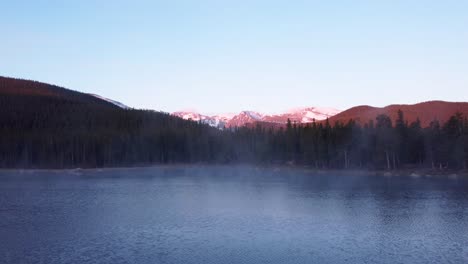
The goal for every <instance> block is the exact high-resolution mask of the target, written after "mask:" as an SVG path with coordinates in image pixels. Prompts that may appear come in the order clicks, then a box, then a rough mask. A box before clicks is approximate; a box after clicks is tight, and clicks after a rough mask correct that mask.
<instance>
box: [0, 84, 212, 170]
mask: <svg viewBox="0 0 468 264" xmlns="http://www.w3.org/2000/svg"><path fill="white" fill-rule="evenodd" d="M219 132H220V131H218V130H217V129H214V128H210V127H208V126H206V125H202V124H198V123H196V122H192V121H186V120H183V119H180V118H177V117H173V116H171V115H169V114H166V113H161V112H156V111H149V110H133V109H122V108H120V107H118V106H116V105H114V104H112V103H109V102H107V101H105V100H102V99H99V98H96V97H94V96H92V95H88V94H84V93H80V92H76V91H72V90H68V89H64V88H61V87H57V86H54V85H49V84H45V83H40V82H35V81H28V80H20V79H12V78H5V77H0V167H37V168H61V167H99V166H125V165H135V164H152V163H168V162H198V161H200V160H209V158H210V157H209V155H210V154H209V153H207V152H206V151H205V152H203V153H202V147H201V146H200V145H201V144H203V145H206V146H204V147H203V148H208V147H210V144H211V143H213V144H214V140H213V139H212V138H214V137H211V135H212V134H213V133H214V134H216V133H219ZM208 141H210V142H208ZM217 145H218V146H219V145H220V144H217ZM212 149H213V151H214V150H215V149H216V147H214V146H213V147H212ZM211 155H212V154H211ZM213 159H214V158H213Z"/></svg>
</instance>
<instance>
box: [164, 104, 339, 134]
mask: <svg viewBox="0 0 468 264" xmlns="http://www.w3.org/2000/svg"><path fill="white" fill-rule="evenodd" d="M340 112H341V111H340V110H337V109H334V108H329V107H303V108H296V109H291V110H289V111H286V112H284V113H279V114H263V113H259V112H255V111H242V112H240V113H239V114H218V115H203V114H200V113H198V112H195V111H193V112H191V111H179V112H174V113H172V115H174V116H178V117H180V118H183V119H186V120H193V121H197V122H202V123H204V124H208V125H210V126H213V127H217V128H221V129H222V128H228V127H242V126H245V125H246V124H251V123H255V122H268V123H276V124H286V123H287V121H288V119H289V120H291V121H292V122H296V123H311V122H314V121H320V120H325V119H327V118H329V117H332V116H334V115H336V114H338V113H340Z"/></svg>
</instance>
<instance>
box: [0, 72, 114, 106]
mask: <svg viewBox="0 0 468 264" xmlns="http://www.w3.org/2000/svg"><path fill="white" fill-rule="evenodd" d="M0 95H1V96H2V98H10V99H12V100H15V99H21V100H22V101H27V102H35V101H38V100H49V101H55V102H59V101H62V102H64V101H66V102H73V103H75V104H86V105H88V106H90V105H95V106H103V107H113V108H115V107H116V106H115V105H114V104H112V103H110V102H107V101H105V100H102V99H99V98H97V97H96V96H93V95H90V94H86V93H81V92H77V91H73V90H69V89H66V88H62V87H59V86H56V85H51V84H47V83H42V82H37V81H30V80H23V79H15V78H7V77H1V76H0ZM18 102H19V101H18Z"/></svg>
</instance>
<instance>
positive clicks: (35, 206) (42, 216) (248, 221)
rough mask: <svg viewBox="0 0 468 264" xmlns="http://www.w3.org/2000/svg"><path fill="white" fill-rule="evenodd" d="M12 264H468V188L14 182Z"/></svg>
mask: <svg viewBox="0 0 468 264" xmlns="http://www.w3.org/2000/svg"><path fill="white" fill-rule="evenodd" d="M0 263H47V264H52V263H112V264H115V263H176V264H178V263H181V264H182V263H184V264H186V263H392V264H394V263H412V264H413V263H468V180H466V179H461V178H458V179H454V178H447V177H442V178H425V177H419V178H415V177H392V178H389V177H378V176H373V177H368V176H352V175H346V174H343V175H325V174H321V175H313V174H311V173H307V172H303V171H298V170H285V169H281V170H278V169H276V170H275V169H256V168H245V167H244V168H239V167H236V168H232V167H194V168H143V169H118V170H89V171H88V170H86V171H85V170H82V171H81V170H75V171H49V172H47V171H36V172H34V171H3V172H0Z"/></svg>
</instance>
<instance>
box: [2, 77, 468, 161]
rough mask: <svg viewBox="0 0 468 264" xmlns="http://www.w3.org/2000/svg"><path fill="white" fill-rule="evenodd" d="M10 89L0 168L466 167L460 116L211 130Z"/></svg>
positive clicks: (57, 94)
mask: <svg viewBox="0 0 468 264" xmlns="http://www.w3.org/2000/svg"><path fill="white" fill-rule="evenodd" d="M14 81H15V80H13V81H12V80H11V79H7V78H3V79H1V80H0V91H2V93H1V94H0V167H3V168H17V167H21V168H74V167H84V168H85V167H112V166H135V165H153V164H198V163H202V164H258V165H270V164H273V165H286V164H288V165H301V166H311V167H314V168H320V169H403V168H436V169H466V166H467V164H468V119H467V117H466V116H463V115H462V114H460V113H456V114H454V115H453V116H452V117H451V118H450V119H449V120H448V121H447V122H446V123H443V124H440V123H439V122H438V121H437V120H434V121H432V122H431V123H430V125H429V126H427V127H422V126H421V122H419V120H416V121H414V122H411V123H408V122H407V121H405V120H406V119H405V114H404V112H402V111H399V112H398V118H397V119H396V121H394V122H392V119H391V118H390V117H389V116H387V115H385V114H381V115H378V116H376V117H375V120H371V121H369V122H368V123H366V124H364V125H361V124H357V123H355V122H354V121H353V120H349V121H348V122H346V123H343V122H336V123H334V124H330V123H329V121H328V120H327V121H324V122H315V123H309V124H295V123H291V122H288V124H287V125H286V126H284V127H281V128H272V127H265V126H262V125H260V124H258V125H256V126H253V127H242V128H234V129H226V130H219V129H216V128H212V127H209V126H207V125H204V124H201V123H197V122H194V121H186V120H182V119H180V118H177V117H173V116H171V115H169V114H167V113H162V112H155V111H149V110H133V109H128V110H126V109H121V108H118V107H116V106H115V105H113V104H111V103H108V102H106V101H102V100H99V99H96V98H94V97H91V96H89V95H86V94H81V93H77V92H74V91H71V90H66V89H63V88H58V87H56V88H54V87H52V88H51V87H50V85H48V86H47V89H43V90H41V89H36V88H37V86H40V85H45V84H41V83H36V82H29V83H28V84H27V85H25V84H24V83H20V84H19V83H16V84H15V82H14ZM16 81H17V80H16ZM15 85H19V86H18V87H16V86H15ZM31 91H33V92H31ZM38 91H39V92H38ZM40 91H42V92H40ZM44 91H47V92H44Z"/></svg>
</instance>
